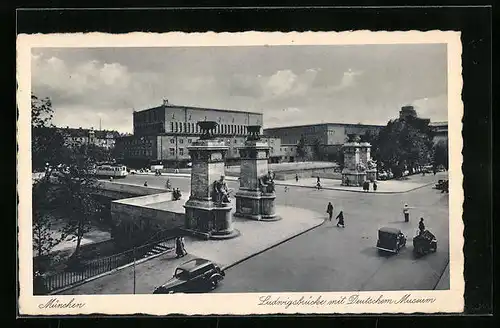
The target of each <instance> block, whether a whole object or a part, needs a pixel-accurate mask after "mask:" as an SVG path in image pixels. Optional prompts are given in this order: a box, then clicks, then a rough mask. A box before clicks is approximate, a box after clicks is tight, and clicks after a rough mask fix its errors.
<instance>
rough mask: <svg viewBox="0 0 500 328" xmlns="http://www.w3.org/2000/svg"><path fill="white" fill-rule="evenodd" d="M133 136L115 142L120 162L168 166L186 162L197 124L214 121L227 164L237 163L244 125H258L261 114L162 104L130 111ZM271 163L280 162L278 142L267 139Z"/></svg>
mask: <svg viewBox="0 0 500 328" xmlns="http://www.w3.org/2000/svg"><path fill="white" fill-rule="evenodd" d="M133 115H134V117H133V125H134V135H132V136H125V137H122V138H120V139H119V140H118V143H117V149H118V150H119V152H120V153H121V157H122V158H121V159H120V160H121V161H123V162H124V163H125V164H127V165H130V166H134V167H144V166H147V165H149V163H151V162H152V161H163V162H164V165H166V166H170V167H177V166H184V165H186V164H187V163H188V162H190V156H189V151H188V146H190V145H191V143H192V142H194V141H195V140H197V139H198V138H199V136H200V133H201V131H200V129H199V127H198V125H197V124H196V123H197V122H199V121H215V122H217V123H218V124H219V125H218V126H217V129H216V131H215V134H216V136H217V137H218V138H220V139H223V140H225V141H226V144H227V145H228V146H229V150H228V152H227V154H226V156H227V157H226V159H227V160H226V162H227V164H228V165H232V164H237V163H238V162H239V152H238V148H239V147H242V146H243V144H244V142H245V139H246V137H247V126H248V125H262V114H261V113H255V112H243V111H232V110H225V109H212V108H201V107H188V106H177V105H172V104H169V103H168V102H166V101H165V102H164V104H163V105H162V106H159V107H154V108H150V109H146V110H142V111H136V112H134V114H133ZM267 141H268V143H269V146H270V147H271V150H270V157H271V161H272V162H277V161H280V159H281V156H282V154H280V151H279V150H280V148H281V147H280V146H281V143H280V140H279V139H276V138H267Z"/></svg>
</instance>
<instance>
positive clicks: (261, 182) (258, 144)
mask: <svg viewBox="0 0 500 328" xmlns="http://www.w3.org/2000/svg"><path fill="white" fill-rule="evenodd" d="M260 128H261V127H260V125H250V126H248V131H249V136H248V137H247V140H246V141H245V146H244V147H241V148H240V149H239V152H240V160H241V164H240V189H239V190H238V192H237V193H236V195H235V197H236V213H235V215H236V216H240V217H244V218H248V219H253V220H259V221H276V220H279V219H280V217H279V216H277V215H276V207H275V204H274V201H275V199H276V193H275V190H274V175H273V174H272V172H270V171H269V169H268V159H269V149H270V148H269V146H268V144H267V143H266V142H263V141H261V139H260V136H259V133H260Z"/></svg>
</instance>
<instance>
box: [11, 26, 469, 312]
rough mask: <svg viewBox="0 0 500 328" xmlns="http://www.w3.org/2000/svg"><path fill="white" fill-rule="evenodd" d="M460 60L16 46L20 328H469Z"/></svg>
mask: <svg viewBox="0 0 500 328" xmlns="http://www.w3.org/2000/svg"><path fill="white" fill-rule="evenodd" d="M461 51H462V46H461V42H460V33H459V32H453V31H429V32H419V31H409V32H371V31H353V32H342V33H340V32H321V33H319V32H307V33H260V32H246V33H192V34H189V33H166V34H152V33H131V34H123V35H111V34H101V33H88V34H53V35H50V34H47V35H43V34H37V35H19V36H18V39H17V81H18V97H17V100H18V102H17V103H18V113H19V115H18V125H17V126H18V129H17V140H18V146H19V147H18V149H19V152H18V162H17V163H18V176H17V178H18V194H19V195H20V197H19V204H18V225H19V229H18V231H19V234H18V241H19V242H18V258H19V267H18V273H19V275H18V277H19V299H18V301H19V313H20V314H21V315H41V316H44V315H63V314H64V315H80V314H116V315H125V314H128V315H130V314H136V313H142V314H152V315H167V314H185V315H195V314H197V315H208V314H220V315H222V314H237V315H248V314H360V313H368V314H374V313H438V312H442V313H460V312H463V307H464V296H463V294H464V277H463V269H464V257H463V252H462V247H463V243H464V240H463V223H462V204H463V199H464V195H463V190H462V180H463V176H462V171H461V165H462V155H461V151H462V134H461V131H462V123H461V120H462V116H463V105H462V101H461V90H462V75H461V74H462V67H461ZM30 107H31V110H30Z"/></svg>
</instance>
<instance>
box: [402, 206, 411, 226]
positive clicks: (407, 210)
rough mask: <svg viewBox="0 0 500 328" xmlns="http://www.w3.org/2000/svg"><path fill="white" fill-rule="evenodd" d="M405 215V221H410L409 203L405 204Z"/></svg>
mask: <svg viewBox="0 0 500 328" xmlns="http://www.w3.org/2000/svg"><path fill="white" fill-rule="evenodd" d="M403 215H404V218H405V222H408V221H410V208H409V207H408V204H405V205H404V206H403Z"/></svg>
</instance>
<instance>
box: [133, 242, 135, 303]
mask: <svg viewBox="0 0 500 328" xmlns="http://www.w3.org/2000/svg"><path fill="white" fill-rule="evenodd" d="M133 254H134V255H133V256H134V295H135V243H134V249H133Z"/></svg>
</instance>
